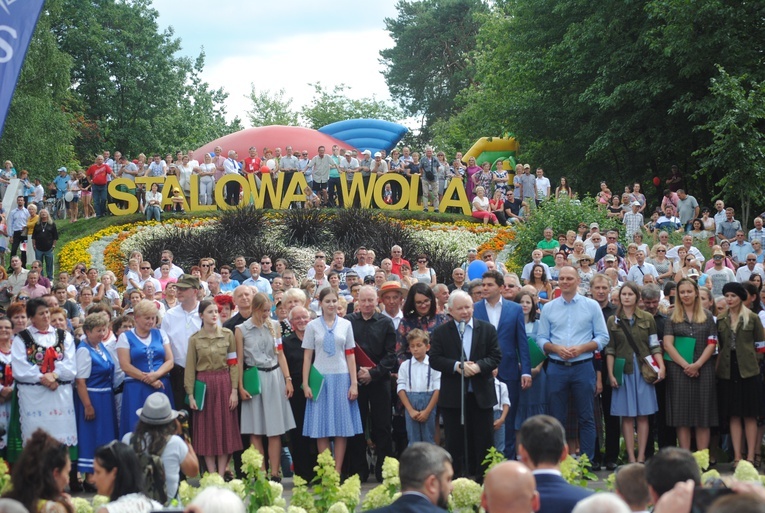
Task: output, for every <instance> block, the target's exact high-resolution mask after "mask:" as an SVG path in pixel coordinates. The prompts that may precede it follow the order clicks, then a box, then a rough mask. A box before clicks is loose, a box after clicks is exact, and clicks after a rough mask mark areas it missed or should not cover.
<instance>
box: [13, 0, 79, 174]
mask: <svg viewBox="0 0 765 513" xmlns="http://www.w3.org/2000/svg"><path fill="white" fill-rule="evenodd" d="M61 8H62V5H61V1H60V0H49V1H48V2H46V4H45V9H44V10H43V12H42V14H41V16H40V19H39V21H38V22H37V27H36V29H35V33H34V35H33V36H32V40H31V42H30V45H29V50H28V52H27V56H26V60H25V61H24V66H23V67H22V69H21V75H20V77H19V81H18V85H17V87H16V91H15V94H14V96H13V102H12V103H11V108H10V111H9V113H8V118H7V120H6V124H5V130H4V132H3V137H2V139H1V140H0V155H1V156H2V160H6V159H7V160H11V161H12V162H13V163H14V165H15V166H16V169H17V170H21V169H22V168H23V169H29V170H30V173H31V175H32V176H33V177H40V179H41V180H43V181H47V180H49V179H52V178H53V176H54V175H55V174H56V171H55V170H56V169H57V168H58V167H60V166H62V165H64V166H67V167H69V166H71V165H72V164H74V160H75V159H74V148H73V146H72V143H73V140H74V136H75V131H74V129H73V127H72V125H71V122H72V118H73V116H72V115H71V114H70V112H69V111H68V110H67V107H68V106H69V99H70V94H69V70H70V68H71V66H72V60H71V58H70V57H69V56H68V55H66V54H65V53H63V52H61V51H60V50H59V48H58V47H57V45H56V39H55V38H54V37H53V34H51V31H50V27H51V20H52V19H54V18H55V17H56V16H58V15H59V13H60V12H61Z"/></svg>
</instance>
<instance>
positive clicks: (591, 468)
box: [590, 461, 600, 472]
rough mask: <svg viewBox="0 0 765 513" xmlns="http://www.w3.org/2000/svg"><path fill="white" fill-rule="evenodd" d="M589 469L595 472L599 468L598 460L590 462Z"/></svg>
mask: <svg viewBox="0 0 765 513" xmlns="http://www.w3.org/2000/svg"><path fill="white" fill-rule="evenodd" d="M590 470H592V471H593V472H597V471H598V470H600V462H599V461H596V462H593V463H592V464H590Z"/></svg>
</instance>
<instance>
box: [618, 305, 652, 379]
mask: <svg viewBox="0 0 765 513" xmlns="http://www.w3.org/2000/svg"><path fill="white" fill-rule="evenodd" d="M617 321H618V317H617ZM617 324H618V325H619V326H621V328H622V331H623V332H624V336H625V337H627V342H628V343H629V345H630V347H631V348H632V350H633V351H634V352H635V354H636V355H637V357H638V364H639V365H640V375H641V376H643V379H644V380H645V382H646V383H648V384H649V385H653V384H654V383H656V381H657V380H658V379H659V373H658V372H656V370H655V369H654V368H653V367H651V366H650V365H649V364H648V362H646V361H645V360H644V359H643V357H642V356H641V355H640V351H638V348H637V344H635V339H633V338H632V333H630V331H629V330H628V329H627V326H626V325H625V324H624V323H623V322H617Z"/></svg>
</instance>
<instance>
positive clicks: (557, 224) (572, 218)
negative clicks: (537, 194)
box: [509, 196, 625, 271]
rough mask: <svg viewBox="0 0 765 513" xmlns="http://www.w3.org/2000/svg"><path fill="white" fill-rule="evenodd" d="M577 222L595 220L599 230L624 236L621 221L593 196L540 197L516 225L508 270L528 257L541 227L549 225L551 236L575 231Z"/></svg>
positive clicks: (524, 262)
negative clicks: (523, 219) (616, 232)
mask: <svg viewBox="0 0 765 513" xmlns="http://www.w3.org/2000/svg"><path fill="white" fill-rule="evenodd" d="M580 222H585V223H587V224H588V225H589V224H590V223H593V222H594V223H598V224H599V225H600V231H601V232H605V231H606V230H610V229H612V228H613V229H616V230H618V231H619V234H620V240H621V241H622V242H624V241H625V239H624V225H623V224H622V223H620V222H619V220H618V219H612V218H609V217H608V216H607V215H606V211H605V210H600V209H599V208H598V205H597V203H596V201H595V199H594V198H592V197H589V196H588V197H585V198H584V199H582V200H581V201H579V200H568V199H561V200H558V201H553V200H550V201H544V202H542V204H541V205H540V206H539V208H537V209H536V210H534V212H533V214H532V216H531V218H530V219H529V220H528V221H527V222H525V223H522V224H520V225H516V226H517V227H518V229H517V233H516V237H515V243H516V246H515V248H514V250H513V252H512V255H511V257H510V261H509V263H510V266H509V268H510V269H512V270H518V271H520V269H522V268H523V266H524V265H525V264H527V263H528V262H530V261H531V252H532V251H533V250H534V248H536V247H537V243H539V241H540V240H542V239H543V235H542V234H543V232H544V229H545V228H547V227H548V226H551V227H552V229H553V233H554V235H553V237H557V236H558V234H559V233H561V232H566V231H568V230H574V231H576V229H577V227H578V226H579V223H580Z"/></svg>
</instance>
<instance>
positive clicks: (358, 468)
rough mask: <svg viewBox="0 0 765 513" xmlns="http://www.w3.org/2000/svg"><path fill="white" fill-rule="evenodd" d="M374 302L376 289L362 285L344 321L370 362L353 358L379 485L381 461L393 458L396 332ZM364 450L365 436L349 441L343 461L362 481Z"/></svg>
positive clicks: (365, 469) (365, 473)
mask: <svg viewBox="0 0 765 513" xmlns="http://www.w3.org/2000/svg"><path fill="white" fill-rule="evenodd" d="M377 302H378V299H377V291H376V290H375V288H374V287H372V286H370V285H364V286H363V287H361V289H359V298H358V300H357V303H358V307H359V311H358V312H356V313H352V314H349V315H348V316H346V319H348V320H349V321H350V322H351V326H352V327H353V338H354V339H355V340H356V345H357V346H358V349H360V350H361V351H363V352H364V354H366V356H368V357H369V359H370V360H372V361H371V362H362V361H361V359H360V358H359V357H358V356H357V357H356V365H357V366H358V372H357V375H358V381H359V398H358V403H359V412H360V414H361V422H362V424H363V425H364V431H366V427H367V420H369V433H370V439H371V440H372V442H374V444H375V447H376V450H377V465H376V466H375V470H374V472H375V477H376V478H377V482H379V483H382V464H383V461H384V460H385V457H386V456H391V455H392V449H391V413H390V412H391V393H390V390H391V389H390V374H391V372H392V371H393V370H394V369H395V367H396V332H395V330H394V329H393V322H392V321H391V320H390V319H389V318H388V317H386V316H384V315H383V314H381V313H377V311H376V310H375V308H376V307H377ZM358 349H357V350H358ZM372 365H373V366H372ZM366 449H367V442H366V439H365V437H364V435H363V434H361V435H356V436H354V437H353V438H351V439H350V440H349V443H348V451H347V452H346V458H345V467H344V470H346V469H347V472H348V475H353V474H358V475H359V477H360V478H361V481H362V482H364V481H366V480H367V477H368V476H369V466H368V465H367V460H366Z"/></svg>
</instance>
